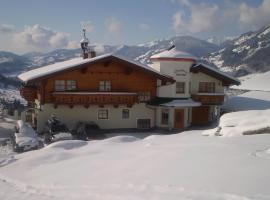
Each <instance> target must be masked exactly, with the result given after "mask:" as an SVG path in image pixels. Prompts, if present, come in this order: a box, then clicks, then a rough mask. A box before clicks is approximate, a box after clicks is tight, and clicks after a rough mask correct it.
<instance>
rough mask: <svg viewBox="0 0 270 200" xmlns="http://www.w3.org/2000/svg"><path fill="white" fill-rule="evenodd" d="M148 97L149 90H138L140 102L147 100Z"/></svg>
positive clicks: (149, 96)
mask: <svg viewBox="0 0 270 200" xmlns="http://www.w3.org/2000/svg"><path fill="white" fill-rule="evenodd" d="M150 99H151V92H149V91H144V92H139V101H140V102H145V101H149V100H150Z"/></svg>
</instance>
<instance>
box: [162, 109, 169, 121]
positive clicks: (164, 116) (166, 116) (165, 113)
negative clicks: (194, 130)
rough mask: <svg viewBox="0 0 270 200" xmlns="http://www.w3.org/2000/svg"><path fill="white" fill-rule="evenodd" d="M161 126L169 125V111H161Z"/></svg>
mask: <svg viewBox="0 0 270 200" xmlns="http://www.w3.org/2000/svg"><path fill="white" fill-rule="evenodd" d="M161 124H163V125H168V124H169V109H162V110H161Z"/></svg>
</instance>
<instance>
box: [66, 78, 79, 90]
mask: <svg viewBox="0 0 270 200" xmlns="http://www.w3.org/2000/svg"><path fill="white" fill-rule="evenodd" d="M70 83H73V84H70ZM76 89H77V81H76V80H67V81H66V90H67V91H74V90H76Z"/></svg>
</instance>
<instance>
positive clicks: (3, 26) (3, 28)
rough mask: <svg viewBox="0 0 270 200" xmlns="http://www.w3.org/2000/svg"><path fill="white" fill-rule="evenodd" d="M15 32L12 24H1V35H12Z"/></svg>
mask: <svg viewBox="0 0 270 200" xmlns="http://www.w3.org/2000/svg"><path fill="white" fill-rule="evenodd" d="M13 31H15V28H14V26H13V25H10V24H0V33H10V32H13Z"/></svg>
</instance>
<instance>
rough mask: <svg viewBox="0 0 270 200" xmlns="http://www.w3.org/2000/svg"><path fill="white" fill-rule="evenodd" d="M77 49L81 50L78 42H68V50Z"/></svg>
mask: <svg viewBox="0 0 270 200" xmlns="http://www.w3.org/2000/svg"><path fill="white" fill-rule="evenodd" d="M77 48H80V45H79V42H77V41H70V42H68V45H67V49H77Z"/></svg>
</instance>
